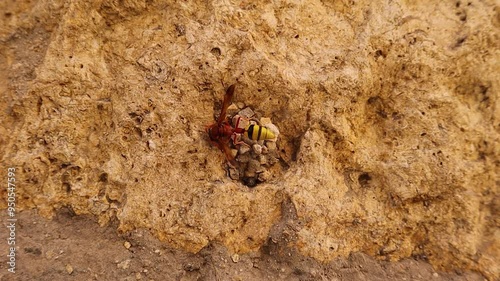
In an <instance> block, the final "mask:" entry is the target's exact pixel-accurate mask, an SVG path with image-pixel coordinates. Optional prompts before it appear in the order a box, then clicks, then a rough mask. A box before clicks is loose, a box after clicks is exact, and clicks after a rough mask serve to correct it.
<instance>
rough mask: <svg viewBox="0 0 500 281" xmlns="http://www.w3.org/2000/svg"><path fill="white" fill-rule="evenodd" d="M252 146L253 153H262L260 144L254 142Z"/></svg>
mask: <svg viewBox="0 0 500 281" xmlns="http://www.w3.org/2000/svg"><path fill="white" fill-rule="evenodd" d="M252 148H253V151H254V152H255V154H257V155H260V154H261V153H262V146H261V145H260V144H254V145H253V146H252Z"/></svg>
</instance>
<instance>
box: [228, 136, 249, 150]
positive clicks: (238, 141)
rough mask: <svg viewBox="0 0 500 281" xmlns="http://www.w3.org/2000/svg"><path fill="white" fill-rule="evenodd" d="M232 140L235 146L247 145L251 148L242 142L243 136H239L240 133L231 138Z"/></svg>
mask: <svg viewBox="0 0 500 281" xmlns="http://www.w3.org/2000/svg"><path fill="white" fill-rule="evenodd" d="M231 139H232V140H233V144H234V145H242V144H244V145H246V146H248V147H249V146H250V145H249V144H248V143H246V142H244V141H242V140H241V134H238V133H234V134H233V135H232V136H231Z"/></svg>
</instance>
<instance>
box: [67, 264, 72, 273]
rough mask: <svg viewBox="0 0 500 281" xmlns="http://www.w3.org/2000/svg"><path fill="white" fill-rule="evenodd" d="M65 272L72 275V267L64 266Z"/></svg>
mask: <svg viewBox="0 0 500 281" xmlns="http://www.w3.org/2000/svg"><path fill="white" fill-rule="evenodd" d="M66 271H67V272H68V274H71V273H73V267H72V266H71V264H67V265H66Z"/></svg>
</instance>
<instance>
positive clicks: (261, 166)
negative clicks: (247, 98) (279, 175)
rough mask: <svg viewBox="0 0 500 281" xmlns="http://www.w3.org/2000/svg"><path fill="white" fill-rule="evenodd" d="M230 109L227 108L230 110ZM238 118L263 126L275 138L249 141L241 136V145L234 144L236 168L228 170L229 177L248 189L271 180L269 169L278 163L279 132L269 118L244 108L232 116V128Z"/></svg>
mask: <svg viewBox="0 0 500 281" xmlns="http://www.w3.org/2000/svg"><path fill="white" fill-rule="evenodd" d="M230 109H231V108H229V110H230ZM238 117H243V118H245V119H246V120H249V122H250V124H256V125H259V126H263V127H265V128H267V129H268V130H270V131H271V132H273V134H274V136H275V138H274V139H270V140H259V141H256V140H251V139H249V138H248V137H246V136H245V135H244V134H242V135H241V136H240V137H239V142H243V143H241V144H235V146H234V148H233V149H232V152H233V155H235V158H236V161H237V162H238V167H231V166H229V168H228V173H229V177H230V178H231V179H233V180H241V181H242V182H243V183H244V184H245V185H247V186H248V187H254V186H256V185H257V184H259V183H262V182H265V181H268V180H269V179H270V178H271V171H270V168H271V167H272V166H273V165H274V164H276V163H278V161H279V159H278V158H279V155H278V148H277V145H276V141H277V139H278V136H279V130H278V127H276V125H274V124H273V123H272V122H271V118H265V117H260V118H258V116H257V115H256V114H255V112H254V111H253V110H252V109H250V108H249V107H245V108H243V109H242V110H240V111H239V112H237V113H236V114H234V115H232V118H231V121H232V124H231V125H232V126H236V122H237V119H238Z"/></svg>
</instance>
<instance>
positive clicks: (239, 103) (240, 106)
mask: <svg viewBox="0 0 500 281" xmlns="http://www.w3.org/2000/svg"><path fill="white" fill-rule="evenodd" d="M236 106H238V108H240V109H241V108H244V107H245V103H244V102H238V103H236Z"/></svg>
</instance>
